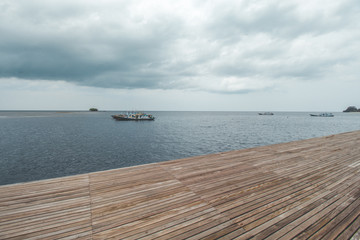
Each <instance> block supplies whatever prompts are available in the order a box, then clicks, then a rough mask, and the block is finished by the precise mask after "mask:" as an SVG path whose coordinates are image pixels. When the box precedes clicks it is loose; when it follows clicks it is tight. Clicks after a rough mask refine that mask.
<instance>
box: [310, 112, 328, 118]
mask: <svg viewBox="0 0 360 240" xmlns="http://www.w3.org/2000/svg"><path fill="white" fill-rule="evenodd" d="M310 116H312V117H333V116H334V114H332V113H320V114H310Z"/></svg>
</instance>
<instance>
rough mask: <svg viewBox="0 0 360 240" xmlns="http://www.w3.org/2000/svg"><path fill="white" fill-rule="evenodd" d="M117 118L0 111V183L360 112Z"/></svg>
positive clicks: (298, 133)
mask: <svg viewBox="0 0 360 240" xmlns="http://www.w3.org/2000/svg"><path fill="white" fill-rule="evenodd" d="M148 113H150V114H153V115H155V116H156V120H155V121H146V122H120V121H115V120H113V119H112V118H111V115H112V114H115V112H1V111H0V185H3V184H10V183H17V182H26V181H33V180H39V179H46V178H53V177H61V176H67V175H73V174H79V173H87V172H93V171H99V170H106V169H113V168H120V167H127V166H133V165H139V164H146V163H152V162H160V161H166V160H172V159H179V158H185V157H190V156H196V155H203V154H209V153H215V152H224V151H230V150H236V149H243V148H249V147H256V146H262V145H269V144H275V143H282V142H289V141H294V140H300V139H308V138H313V137H319V136H326V135H331V134H335V133H341V132H348V131H354V130H360V114H357V113H334V114H335V117H333V118H317V117H310V116H309V113H305V112H298V113H295V112H275V115H274V116H259V115H258V114H257V113H256V112H148Z"/></svg>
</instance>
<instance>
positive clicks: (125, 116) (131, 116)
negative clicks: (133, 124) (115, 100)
mask: <svg viewBox="0 0 360 240" xmlns="http://www.w3.org/2000/svg"><path fill="white" fill-rule="evenodd" d="M111 117H112V118H114V119H115V120H118V121H144V120H148V121H149V120H150V121H151V120H155V117H154V116H153V115H151V114H146V113H143V112H127V113H122V114H117V115H111Z"/></svg>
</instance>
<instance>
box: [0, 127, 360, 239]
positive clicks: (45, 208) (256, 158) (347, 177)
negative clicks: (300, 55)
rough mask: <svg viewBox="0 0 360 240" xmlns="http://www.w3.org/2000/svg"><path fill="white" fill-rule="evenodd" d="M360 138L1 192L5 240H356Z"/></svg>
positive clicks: (10, 187) (359, 218)
mask: <svg viewBox="0 0 360 240" xmlns="http://www.w3.org/2000/svg"><path fill="white" fill-rule="evenodd" d="M359 232H360V131H356V132H349V133H343V134H337V135H332V136H327V137H321V138H314V139H308V140H303V141H296V142H290V143H283V144H276V145H271V146H264V147H258V148H251V149H244V150H239V151H231V152H224V153H218V154H211V155H205V156H198V157H192V158H186V159H179V160H174V161H167V162H161V163H154V164H148V165H141V166H135V167H129V168H121V169H114V170H109V171H102V172H94V173H89V174H82V175H76V176H70V177H63V178H56V179H49V180H43V181H37V182H29V183H19V184H12V185H5V186H0V239H250V238H251V239H351V238H353V239H357V238H358V236H359Z"/></svg>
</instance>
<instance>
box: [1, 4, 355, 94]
mask: <svg viewBox="0 0 360 240" xmlns="http://www.w3.org/2000/svg"><path fill="white" fill-rule="evenodd" d="M324 3H325V2H322V1H319V2H315V3H312V4H313V5H309V6H307V4H302V3H301V1H299V2H297V1H295V0H294V1H289V2H286V3H284V2H283V1H269V2H265V1H259V2H254V1H250V0H247V1H234V2H228V3H223V2H222V1H219V2H217V1H215V2H206V1H199V2H196V1H195V2H194V1H183V2H182V3H181V5H179V6H177V5H176V3H169V2H164V1H163V2H161V1H131V2H128V1H104V2H102V3H99V2H97V1H90V0H89V1H81V0H79V1H75V2H71V1H55V0H54V1H41V0H37V1H35V0H34V1H21V0H13V1H2V3H0V11H1V13H0V32H1V36H2V37H1V38H0V78H1V77H3V78H4V77H16V78H21V79H29V80H31V79H44V80H64V81H68V82H73V83H76V84H80V85H86V86H95V87H105V88H147V89H186V88H190V89H201V90H205V91H219V92H230V93H234V92H235V93H244V92H248V91H253V90H256V89H266V88H268V87H269V86H271V85H272V84H273V83H275V82H276V81H277V80H278V79H281V78H286V79H305V80H316V79H321V78H324V77H326V76H327V74H328V73H329V72H330V71H331V69H332V68H333V67H334V66H335V65H338V64H340V63H341V64H346V63H348V62H352V61H354V58H355V61H358V58H357V57H356V56H354V53H353V52H354V50H358V47H359V46H358V44H356V43H355V40H356V39H357V37H358V33H357V32H354V29H357V27H358V23H357V22H359V21H357V22H356V20H359V19H358V17H356V12H357V11H356V10H354V9H359V3H357V2H356V1H346V0H344V1H343V2H338V3H337V4H326V5H324ZM344 44H347V45H346V46H344ZM340 48H343V49H342V50H340ZM344 60H348V61H344Z"/></svg>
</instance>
